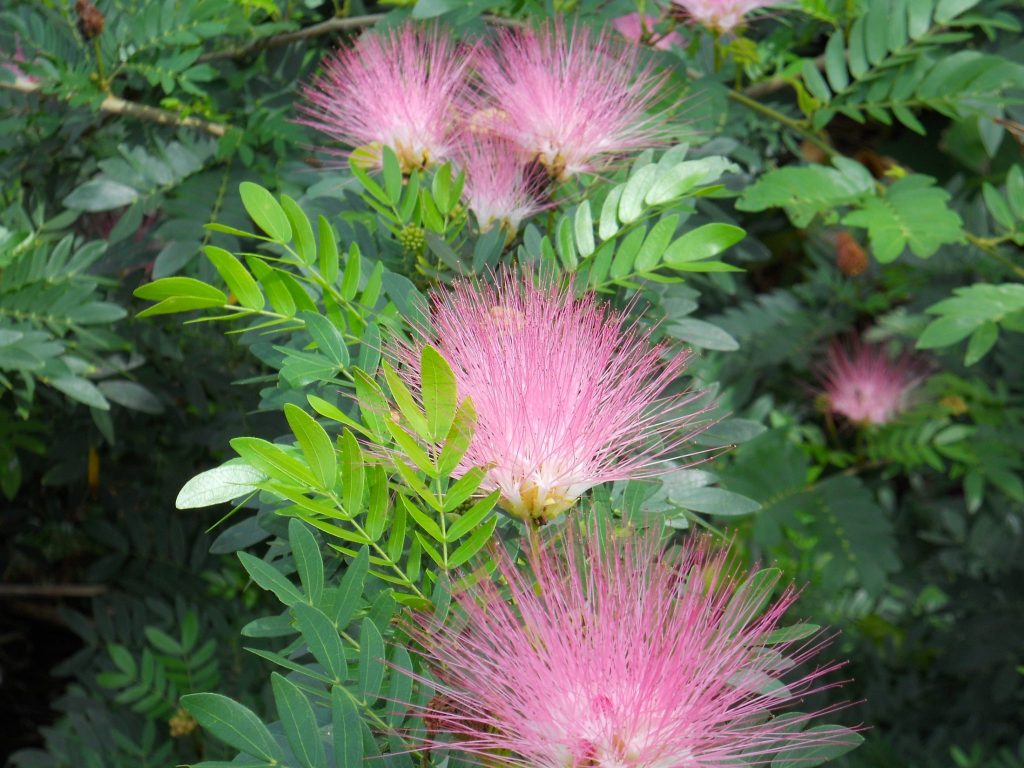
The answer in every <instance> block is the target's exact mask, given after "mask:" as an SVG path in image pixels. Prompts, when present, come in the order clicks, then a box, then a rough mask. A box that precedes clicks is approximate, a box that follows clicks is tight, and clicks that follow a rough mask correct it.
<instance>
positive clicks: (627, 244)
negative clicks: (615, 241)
mask: <svg viewBox="0 0 1024 768" xmlns="http://www.w3.org/2000/svg"><path fill="white" fill-rule="evenodd" d="M646 237H647V229H646V228H645V227H642V226H641V227H637V228H636V229H634V230H633V231H632V232H630V233H629V234H628V235H626V236H625V237H624V238H622V242H621V243H619V248H618V250H617V251H616V253H615V258H614V259H613V260H612V266H611V269H610V270H609V275H610V276H611V277H612V279H613V280H619V279H622V278H624V277H626V276H628V275H629V274H631V273H632V272H633V263H634V261H635V260H636V255H637V254H638V253H639V252H640V248H641V246H643V243H644V240H645V239H646Z"/></svg>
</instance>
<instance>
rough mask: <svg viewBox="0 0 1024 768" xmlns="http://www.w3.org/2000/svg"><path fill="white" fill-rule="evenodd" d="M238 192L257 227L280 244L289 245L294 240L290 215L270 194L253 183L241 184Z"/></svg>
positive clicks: (245, 182) (244, 182)
mask: <svg viewBox="0 0 1024 768" xmlns="http://www.w3.org/2000/svg"><path fill="white" fill-rule="evenodd" d="M238 192H239V194H240V195H241V197H242V205H244V206H245V210H246V212H247V213H248V214H249V216H250V217H252V220H253V221H254V222H256V226H258V227H259V228H260V229H262V230H263V231H264V232H266V233H267V234H268V235H270V237H272V238H273V239H274V240H275V241H276V242H278V243H287V242H288V241H290V240H291V239H292V226H291V224H290V223H289V222H288V215H287V214H286V213H285V212H284V209H283V208H282V207H281V204H280V203H278V202H277V200H275V199H274V196H273V195H272V194H270V192H268V191H267V190H266V189H264V188H263V187H261V186H260V185H259V184H253V183H252V182H251V181H243V182H242V183H241V184H239V185H238Z"/></svg>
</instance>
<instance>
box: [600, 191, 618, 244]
mask: <svg viewBox="0 0 1024 768" xmlns="http://www.w3.org/2000/svg"><path fill="white" fill-rule="evenodd" d="M621 199H622V186H621V185H620V186H617V187H612V188H611V190H610V191H609V192H608V196H607V197H605V199H604V204H603V205H602V206H601V219H600V222H599V223H598V225H597V235H598V237H600V238H601V239H602V240H607V239H608V238H610V237H613V236H614V235H615V233H616V232H618V231H619V201H620V200H621Z"/></svg>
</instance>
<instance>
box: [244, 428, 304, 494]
mask: <svg viewBox="0 0 1024 768" xmlns="http://www.w3.org/2000/svg"><path fill="white" fill-rule="evenodd" d="M230 445H231V447H232V449H234V452H236V453H237V454H238V455H239V456H241V457H242V458H243V459H245V460H246V461H247V462H248V463H249V464H251V465H252V466H254V467H255V468H256V469H258V470H260V471H262V472H264V473H266V474H267V475H269V476H270V477H272V478H278V479H282V480H286V481H287V482H290V483H293V484H294V483H298V484H299V485H316V484H317V481H316V478H315V476H314V475H313V474H312V472H310V471H309V469H308V467H307V466H306V465H305V464H303V463H302V462H300V461H299V460H297V459H295V458H294V457H292V456H290V455H289V454H288V453H287V452H286V451H285V450H283V449H282V447H281V446H280V445H274V444H273V443H272V442H267V441H266V440H263V439H260V438H259V437H234V438H233V439H231V440H230Z"/></svg>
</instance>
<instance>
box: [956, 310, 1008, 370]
mask: <svg viewBox="0 0 1024 768" xmlns="http://www.w3.org/2000/svg"><path fill="white" fill-rule="evenodd" d="M998 340H999V326H998V325H996V324H995V323H994V322H992V321H991V320H989V321H988V322H986V323H982V324H981V325H979V326H978V327H977V328H975V329H974V332H973V333H972V334H971V339H970V341H968V342H967V353H966V354H965V355H964V365H974V364H975V363H976V362H978V361H979V360H981V358H983V357H984V356H985V355H987V354H988V353H989V352H990V351H991V349H992V347H994V346H995V343H996V341H998Z"/></svg>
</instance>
